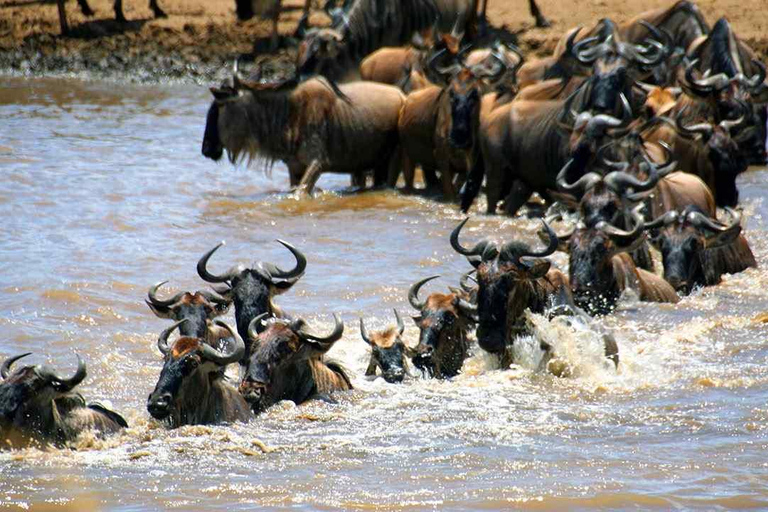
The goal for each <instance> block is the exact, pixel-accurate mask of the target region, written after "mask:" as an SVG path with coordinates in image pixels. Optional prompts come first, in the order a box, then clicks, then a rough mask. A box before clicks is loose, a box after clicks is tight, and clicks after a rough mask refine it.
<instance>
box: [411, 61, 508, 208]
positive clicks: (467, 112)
mask: <svg viewBox="0 0 768 512" xmlns="http://www.w3.org/2000/svg"><path fill="white" fill-rule="evenodd" d="M497 58H498V57H497ZM499 59H500V58H499ZM433 62H434V61H433ZM503 72H504V66H503V63H502V62H501V61H499V63H498V65H497V66H496V69H487V68H486V67H485V66H484V65H478V66H476V67H474V68H467V67H465V66H463V65H461V64H456V65H454V66H451V67H449V68H448V69H444V68H441V69H440V73H441V74H444V75H445V74H449V75H451V77H452V78H451V79H450V81H449V84H448V86H446V87H444V88H440V87H437V86H431V87H427V88H425V89H421V90H419V91H416V92H414V93H412V94H409V95H408V97H407V98H406V100H405V104H404V105H403V108H402V110H401V111H400V118H399V121H398V131H399V134H400V140H401V144H402V146H403V149H404V151H405V154H406V156H407V157H408V159H409V161H410V164H409V165H411V164H418V165H421V167H422V169H423V170H424V174H425V178H427V184H428V185H433V184H434V178H432V176H434V170H435V169H439V170H440V173H441V175H440V179H441V183H442V191H443V196H444V197H445V198H446V199H448V200H453V199H455V198H456V192H457V190H456V185H455V183H454V178H455V177H456V176H462V175H466V173H467V172H468V171H469V170H470V169H471V168H472V166H473V165H474V161H475V160H476V159H477V158H478V156H479V151H480V150H479V145H478V144H477V136H476V134H477V129H478V124H479V120H480V94H481V90H482V87H483V80H485V79H493V78H494V77H496V76H499V75H500V74H501V73H503ZM406 178H408V176H407V175H406ZM411 187H412V182H410V183H409V182H408V179H406V188H411Z"/></svg>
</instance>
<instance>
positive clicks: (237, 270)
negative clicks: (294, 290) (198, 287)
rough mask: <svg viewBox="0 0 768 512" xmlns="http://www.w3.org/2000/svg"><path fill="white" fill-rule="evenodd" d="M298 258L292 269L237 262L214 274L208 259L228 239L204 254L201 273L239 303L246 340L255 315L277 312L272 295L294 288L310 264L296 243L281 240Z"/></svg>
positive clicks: (240, 328) (239, 320) (239, 319)
mask: <svg viewBox="0 0 768 512" xmlns="http://www.w3.org/2000/svg"><path fill="white" fill-rule="evenodd" d="M277 242H278V243H280V244H282V245H283V246H284V247H285V248H286V249H288V250H289V251H291V253H292V254H293V256H294V257H295V258H296V266H295V267H294V268H293V269H291V270H282V269H280V268H279V267H277V266H275V265H273V264H272V263H265V262H258V263H257V264H256V265H254V266H253V267H250V268H249V267H246V266H244V265H236V266H234V267H232V268H230V269H229V270H228V271H227V272H225V273H224V274H221V275H216V274H212V273H211V272H210V271H209V270H208V260H209V259H210V258H211V256H212V255H213V253H214V252H216V251H217V250H218V249H219V248H220V247H221V246H222V245H224V242H221V243H219V244H218V245H216V247H214V248H213V249H211V250H210V251H208V252H206V253H205V254H203V256H202V258H200V261H199V262H198V263H197V273H198V274H199V275H200V277H201V278H202V279H203V280H204V281H207V282H209V283H219V284H222V285H223V286H221V287H218V288H216V291H217V292H218V293H219V294H221V295H222V296H223V297H224V298H225V299H227V300H232V301H233V302H234V304H235V320H236V321H237V330H238V332H239V333H240V336H241V337H242V338H243V339H246V336H248V326H249V324H250V323H251V320H253V319H254V318H255V317H257V316H259V315H261V314H262V313H273V312H274V311H275V306H274V305H273V304H272V298H273V297H274V296H275V295H279V294H281V293H284V292H286V291H288V290H290V289H291V287H292V286H293V285H295V284H296V283H297V282H298V280H299V279H300V278H301V276H303V275H304V270H305V269H306V267H307V258H306V257H305V256H304V255H303V254H302V253H301V251H299V250H298V249H296V248H295V247H294V246H293V245H291V244H289V243H288V242H284V241H282V240H277ZM250 347H251V345H250V341H249V343H248V345H247V347H246V353H245V356H246V359H247V357H248V356H249V355H250V353H251V350H250Z"/></svg>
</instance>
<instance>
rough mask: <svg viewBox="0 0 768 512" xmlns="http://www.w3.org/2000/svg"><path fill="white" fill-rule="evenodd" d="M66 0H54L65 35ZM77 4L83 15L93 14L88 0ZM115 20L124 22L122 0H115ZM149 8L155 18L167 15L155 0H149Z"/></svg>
mask: <svg viewBox="0 0 768 512" xmlns="http://www.w3.org/2000/svg"><path fill="white" fill-rule="evenodd" d="M65 2H66V0H56V5H57V6H58V8H59V24H60V25H61V34H62V35H66V34H68V33H69V25H68V24H67V11H66V8H65V6H64V3H65ZM77 5H79V6H80V11H81V12H82V13H83V15H85V16H93V15H94V14H95V13H94V12H93V9H91V7H90V6H89V5H88V0H77ZM114 8H115V20H117V21H120V22H124V21H125V15H123V0H115V4H114ZM149 8H150V9H152V13H153V14H154V15H155V18H167V17H168V15H167V14H165V12H164V11H163V10H162V9H161V8H160V6H159V5H158V3H157V0H149Z"/></svg>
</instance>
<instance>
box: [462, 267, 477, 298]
mask: <svg viewBox="0 0 768 512" xmlns="http://www.w3.org/2000/svg"><path fill="white" fill-rule="evenodd" d="M475 272H477V269H476V268H473V269H472V270H470V271H469V272H466V273H464V274H462V276H461V279H459V286H461V289H462V290H464V291H465V292H466V293H472V292H474V291H475V290H476V289H477V287H475V286H470V285H469V280H470V279H473V278H472V274H474V273H475ZM473 280H474V279H473Z"/></svg>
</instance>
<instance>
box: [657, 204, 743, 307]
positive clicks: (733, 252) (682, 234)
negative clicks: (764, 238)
mask: <svg viewBox="0 0 768 512" xmlns="http://www.w3.org/2000/svg"><path fill="white" fill-rule="evenodd" d="M726 211H728V213H729V215H730V220H729V222H728V223H723V222H720V221H718V220H716V219H714V218H711V217H709V216H708V215H706V214H704V212H702V211H701V210H699V209H698V208H696V207H690V206H689V207H687V208H685V209H681V210H679V211H678V210H674V211H670V212H667V213H665V214H664V215H662V216H660V217H658V218H657V219H655V220H653V221H651V222H647V223H646V224H645V229H646V230H658V234H657V235H656V236H655V237H653V239H652V243H653V244H654V245H655V246H656V247H658V249H659V251H661V256H662V259H663V262H664V279H666V281H667V282H668V283H669V284H671V285H672V286H673V287H674V288H675V290H677V291H678V292H680V293H684V294H688V293H690V292H691V290H692V289H693V288H694V287H696V286H712V285H715V284H718V283H719V282H720V279H721V276H722V275H723V274H735V273H738V272H741V271H743V270H745V269H747V268H749V267H756V266H757V262H756V261H755V256H754V255H753V254H752V250H751V249H750V248H749V244H748V243H747V240H746V239H745V238H744V235H742V234H741V223H740V221H741V215H740V214H739V213H737V212H735V211H733V210H731V209H730V208H726Z"/></svg>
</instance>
